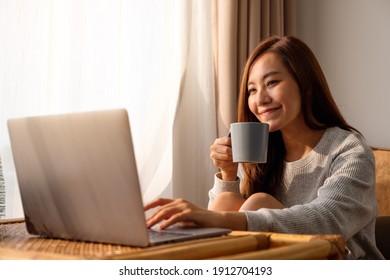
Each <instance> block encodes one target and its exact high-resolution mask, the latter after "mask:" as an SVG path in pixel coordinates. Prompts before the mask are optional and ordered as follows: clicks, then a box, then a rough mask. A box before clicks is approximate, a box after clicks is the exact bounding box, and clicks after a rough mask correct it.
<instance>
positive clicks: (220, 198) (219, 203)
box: [208, 192, 245, 211]
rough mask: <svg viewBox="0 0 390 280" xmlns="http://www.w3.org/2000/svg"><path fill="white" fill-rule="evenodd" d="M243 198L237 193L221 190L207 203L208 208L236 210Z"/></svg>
mask: <svg viewBox="0 0 390 280" xmlns="http://www.w3.org/2000/svg"><path fill="white" fill-rule="evenodd" d="M244 201H245V200H244V198H243V197H242V196H241V195H240V194H237V193H233V192H222V193H220V194H218V195H217V196H216V197H215V198H214V200H213V202H212V203H210V205H209V207H208V208H209V210H216V211H238V210H239V209H240V207H241V205H242V204H243V203H244Z"/></svg>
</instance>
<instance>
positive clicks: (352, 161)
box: [145, 36, 383, 259]
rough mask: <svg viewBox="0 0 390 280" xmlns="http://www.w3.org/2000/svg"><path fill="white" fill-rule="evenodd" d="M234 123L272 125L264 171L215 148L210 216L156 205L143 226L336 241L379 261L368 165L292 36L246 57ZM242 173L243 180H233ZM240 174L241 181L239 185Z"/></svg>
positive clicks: (226, 148) (170, 202)
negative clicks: (321, 237)
mask: <svg viewBox="0 0 390 280" xmlns="http://www.w3.org/2000/svg"><path fill="white" fill-rule="evenodd" d="M238 121H240V122H247V121H260V122H263V123H268V125H269V132H270V135H269V145H268V150H269V151H268V160H267V163H265V164H242V166H240V168H239V166H238V165H237V164H236V163H233V162H232V153H231V142H230V138H229V137H223V138H220V139H217V140H216V141H215V142H214V144H213V145H212V146H211V155H210V157H211V159H212V160H213V162H214V164H215V165H216V166H217V167H218V168H219V169H220V172H219V173H217V174H216V176H215V183H214V186H213V188H212V189H211V190H210V192H209V197H210V201H209V209H208V210H206V209H202V208H199V207H197V206H195V205H193V204H191V203H189V202H187V201H185V200H182V199H157V200H155V201H153V202H151V203H149V204H148V205H146V206H145V209H146V210H148V209H151V208H154V207H157V206H160V207H159V208H158V209H157V210H156V211H155V212H154V213H153V214H152V215H151V216H150V217H149V218H148V221H147V223H148V226H153V225H154V224H156V223H158V222H160V221H164V222H163V223H162V224H161V228H166V227H168V226H170V225H172V224H174V223H177V222H181V223H183V224H185V225H196V226H212V227H226V228H231V229H234V230H249V231H271V232H284V233H297V234H341V235H342V236H343V238H344V239H345V240H346V247H347V250H346V252H347V253H346V256H345V257H346V258H347V259H361V258H365V259H382V258H383V257H382V255H381V254H380V252H379V251H378V249H377V248H376V245H375V233H374V228H375V218H376V214H377V209H376V207H377V206H376V197H375V163H374V156H373V153H372V151H371V149H370V147H369V146H368V145H367V143H366V142H365V140H364V138H363V137H362V136H361V135H360V134H359V133H358V132H357V131H356V130H355V129H354V128H352V127H351V126H350V125H348V124H347V122H346V121H345V120H344V118H343V117H342V115H341V113H340V111H339V109H338V108H337V105H336V103H335V101H334V99H333V97H332V96H331V93H330V90H329V87H328V85H327V82H326V80H325V76H324V74H323V72H322V70H321V68H320V66H319V64H318V62H317V60H316V58H315V56H314V54H313V53H312V51H311V50H310V49H309V48H308V47H307V46H306V45H305V44H304V43H303V42H302V41H300V40H298V39H296V38H294V37H282V38H280V37H275V36H273V37H270V38H268V39H266V40H264V41H262V42H261V43H260V44H259V45H258V46H257V48H256V49H255V50H254V51H253V52H252V54H251V55H250V56H249V58H248V60H247V63H246V66H245V69H244V72H243V77H242V81H241V87H240V96H239V105H238ZM238 173H239V174H238ZM238 175H239V176H238Z"/></svg>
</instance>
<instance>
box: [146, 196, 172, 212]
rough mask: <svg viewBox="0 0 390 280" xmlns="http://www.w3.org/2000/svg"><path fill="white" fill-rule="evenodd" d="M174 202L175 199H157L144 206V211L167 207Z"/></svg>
mask: <svg viewBox="0 0 390 280" xmlns="http://www.w3.org/2000/svg"><path fill="white" fill-rule="evenodd" d="M171 202H173V199H169V198H157V199H155V200H153V201H151V202H149V203H147V204H145V205H144V211H147V210H150V209H152V208H156V207H158V206H163V205H166V204H168V203H171Z"/></svg>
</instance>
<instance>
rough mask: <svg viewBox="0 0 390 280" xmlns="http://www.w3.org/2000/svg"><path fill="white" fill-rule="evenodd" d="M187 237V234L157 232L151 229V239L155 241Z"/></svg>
mask: <svg viewBox="0 0 390 280" xmlns="http://www.w3.org/2000/svg"><path fill="white" fill-rule="evenodd" d="M183 235H187V234H186V233H179V232H167V231H157V230H153V229H149V238H150V239H155V238H164V239H165V238H174V237H178V236H183Z"/></svg>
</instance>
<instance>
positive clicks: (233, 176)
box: [221, 170, 238, 182]
mask: <svg viewBox="0 0 390 280" xmlns="http://www.w3.org/2000/svg"><path fill="white" fill-rule="evenodd" d="M221 179H222V180H223V181H230V182H232V181H237V179H238V177H237V172H234V173H227V172H224V171H222V170H221Z"/></svg>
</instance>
